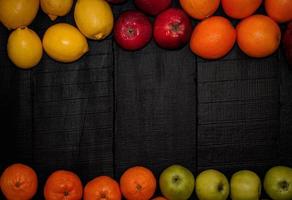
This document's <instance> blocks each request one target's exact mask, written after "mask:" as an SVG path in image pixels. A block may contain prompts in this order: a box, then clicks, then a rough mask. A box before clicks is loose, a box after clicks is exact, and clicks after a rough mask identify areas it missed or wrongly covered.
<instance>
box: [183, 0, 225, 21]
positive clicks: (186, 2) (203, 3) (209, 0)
mask: <svg viewBox="0 0 292 200" xmlns="http://www.w3.org/2000/svg"><path fill="white" fill-rule="evenodd" d="M180 5H181V6H182V8H183V9H184V10H185V11H186V13H188V14H189V15H190V16H191V17H193V18H194V19H204V18H207V17H209V16H211V15H213V14H214V13H215V12H216V10H217V9H218V7H219V5H220V0H180Z"/></svg>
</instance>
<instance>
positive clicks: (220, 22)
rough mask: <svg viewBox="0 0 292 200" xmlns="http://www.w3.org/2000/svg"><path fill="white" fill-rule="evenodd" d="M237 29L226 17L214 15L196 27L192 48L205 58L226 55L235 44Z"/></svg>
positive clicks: (192, 38)
mask: <svg viewBox="0 0 292 200" xmlns="http://www.w3.org/2000/svg"><path fill="white" fill-rule="evenodd" d="M235 41H236V30H235V28H234V27H233V26H232V24H231V23H230V21H228V20H227V19H226V18H224V17H220V16H214V17H210V18H208V19H205V20H204V21H202V22H200V23H199V24H198V25H197V26H196V27H195V29H194V31H193V33H192V36H191V41H190V48H191V50H192V51H193V53H195V54H197V55H198V56H200V57H202V58H205V59H218V58H221V57H223V56H225V55H226V54H227V53H228V52H229V51H230V50H231V49H232V47H233V46H234V43H235Z"/></svg>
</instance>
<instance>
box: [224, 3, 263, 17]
mask: <svg viewBox="0 0 292 200" xmlns="http://www.w3.org/2000/svg"><path fill="white" fill-rule="evenodd" d="M221 2H222V7H223V10H224V12H225V13H226V15H228V16H229V17H232V18H235V19H242V18H245V17H248V16H250V15H252V14H253V13H254V12H255V11H256V10H257V9H258V8H259V7H260V5H261V3H262V0H221Z"/></svg>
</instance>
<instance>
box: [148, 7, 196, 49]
mask: <svg viewBox="0 0 292 200" xmlns="http://www.w3.org/2000/svg"><path fill="white" fill-rule="evenodd" d="M153 34H154V39H155V41H156V43H157V44H158V45H159V46H160V47H162V48H166V49H176V48H179V47H182V46H183V45H185V44H186V43H187V42H188V40H189V39H190V37H191V34H192V24H191V20H190V18H189V17H188V15H187V14H186V13H185V12H184V11H183V10H181V9H179V8H169V9H167V10H165V11H163V12H162V13H160V14H159V15H158V16H157V17H156V19H155V22H154V31H153Z"/></svg>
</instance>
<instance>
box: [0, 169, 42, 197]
mask: <svg viewBox="0 0 292 200" xmlns="http://www.w3.org/2000/svg"><path fill="white" fill-rule="evenodd" d="M0 182H1V190H2V192H3V194H4V196H5V197H6V198H7V199H10V200H29V199H32V197H33V196H34V195H35V193H36V191H37V186H38V179H37V175H36V173H35V171H34V170H33V169H32V168H31V167H29V166H27V165H24V164H19V163H17V164H13V165H10V166H9V167H7V168H6V169H5V171H4V172H3V174H2V176H1V181H0Z"/></svg>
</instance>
